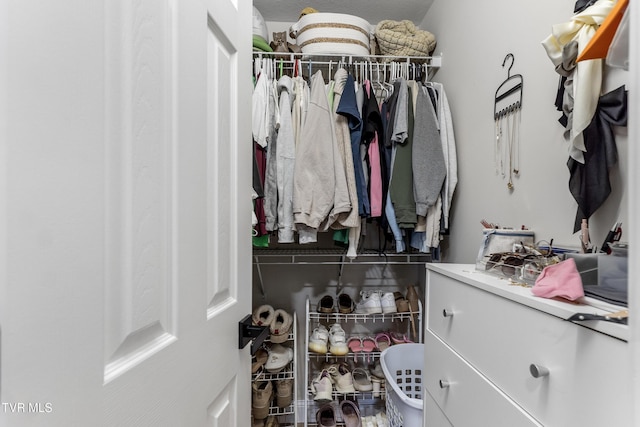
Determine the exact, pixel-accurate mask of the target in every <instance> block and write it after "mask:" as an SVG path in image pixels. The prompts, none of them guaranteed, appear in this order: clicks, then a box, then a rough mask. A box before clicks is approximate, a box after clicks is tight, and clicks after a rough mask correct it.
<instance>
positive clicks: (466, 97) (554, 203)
mask: <svg viewBox="0 0 640 427" xmlns="http://www.w3.org/2000/svg"><path fill="white" fill-rule="evenodd" d="M574 5H575V1H574V0H561V1H556V0H540V1H537V2H535V4H534V3H522V2H513V1H509V0H488V1H485V2H473V1H463V2H459V1H458V2H452V1H447V0H435V1H434V2H433V4H432V6H431V8H430V9H429V12H428V13H427V15H426V17H425V19H424V20H423V22H422V23H421V24H420V27H421V28H424V29H428V30H429V31H431V32H433V33H434V34H436V35H437V38H438V46H437V49H436V51H437V52H442V55H443V61H442V68H441V69H440V71H438V73H437V75H436V76H435V80H437V81H440V82H442V83H444V85H445V87H446V90H447V96H448V97H449V103H450V105H451V110H452V116H453V120H454V127H455V132H456V144H457V149H458V178H459V181H458V187H457V189H456V194H455V196H454V197H455V198H454V202H453V211H452V217H451V221H452V222H451V224H452V227H451V236H450V237H449V239H448V240H446V241H445V245H447V246H448V248H447V247H446V246H445V247H444V260H445V261H450V262H471V261H473V260H474V257H475V255H476V253H477V247H478V242H479V236H480V235H481V225H480V222H479V221H480V219H482V218H486V219H487V220H489V221H491V222H497V223H499V224H501V225H510V226H515V227H519V226H520V225H522V224H525V225H527V226H528V227H530V228H532V229H533V230H535V231H536V238H537V239H545V240H548V239H550V238H553V239H554V244H557V245H567V246H576V245H578V237H577V234H576V235H574V234H573V233H572V231H573V222H574V218H575V213H576V206H577V205H576V203H575V201H574V200H573V197H572V196H571V193H570V192H569V189H568V181H569V173H568V169H567V166H566V163H567V159H568V152H567V148H568V146H567V143H566V142H564V139H563V136H562V132H563V130H564V128H563V127H562V126H561V125H560V124H559V123H558V122H557V119H558V118H559V117H560V114H559V112H558V111H556V109H555V106H554V100H555V95H556V89H557V85H558V75H557V74H556V73H555V71H554V69H553V65H552V63H551V61H550V60H549V58H548V57H547V54H546V52H545V50H544V48H543V47H542V45H541V43H540V42H541V41H542V40H543V39H545V38H546V37H547V36H548V35H549V34H550V32H551V26H552V25H553V24H557V23H563V22H567V21H568V19H569V18H570V17H571V15H572V13H573V8H574ZM465 17H467V18H465ZM468 17H473V19H469V18H468ZM507 53H513V55H514V56H515V65H514V66H513V68H512V70H511V73H512V75H513V74H515V73H520V74H522V75H523V77H524V94H523V108H522V124H521V133H520V135H521V140H520V143H521V160H520V169H521V172H520V177H519V178H515V179H514V186H515V189H514V191H513V192H510V191H509V190H508V189H507V185H506V184H507V181H506V180H503V179H502V178H501V177H499V176H496V174H495V169H494V161H493V155H494V152H493V146H494V142H495V136H494V121H493V100H494V95H495V91H496V88H497V87H498V86H499V85H500V83H501V82H502V81H503V80H504V79H505V78H506V76H507V73H506V71H507V70H506V69H503V68H502V62H503V60H504V57H505V55H506V54H507ZM626 81H628V72H626V71H622V70H612V71H611V72H609V74H608V76H607V78H606V79H605V85H604V88H603V90H604V91H609V90H612V89H615V88H617V87H618V86H620V85H621V84H623V83H625V82H626ZM616 141H617V145H618V153H619V163H618V166H617V167H616V168H615V169H614V170H613V172H612V173H611V185H612V193H611V195H610V196H609V198H608V200H607V201H606V202H605V204H604V205H603V206H602V207H601V208H600V209H599V210H598V211H597V212H596V213H595V214H594V215H593V216H592V217H591V220H590V228H591V230H590V231H591V238H592V242H593V243H594V244H596V245H600V243H601V242H602V240H603V239H604V237H605V236H606V232H607V230H608V228H609V227H611V225H613V223H614V222H615V221H616V220H620V221H623V229H624V228H625V225H626V226H627V231H628V224H629V221H628V220H630V218H627V211H628V194H627V176H628V165H627V158H628V141H627V129H626V128H617V129H616ZM628 236H629V234H628V233H626V234H624V235H623V239H624V240H627V239H628Z"/></svg>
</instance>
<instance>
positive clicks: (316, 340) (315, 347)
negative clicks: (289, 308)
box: [309, 325, 329, 354]
mask: <svg viewBox="0 0 640 427" xmlns="http://www.w3.org/2000/svg"><path fill="white" fill-rule="evenodd" d="M328 340H329V331H328V330H327V328H325V326H324V325H318V327H317V328H315V329H314V330H313V332H312V333H311V336H310V337H309V350H310V351H312V352H314V353H319V354H327V341H328Z"/></svg>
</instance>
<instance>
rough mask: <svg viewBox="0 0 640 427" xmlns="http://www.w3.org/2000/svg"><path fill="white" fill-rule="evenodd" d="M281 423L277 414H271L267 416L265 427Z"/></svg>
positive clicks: (277, 425) (275, 426)
mask: <svg viewBox="0 0 640 427" xmlns="http://www.w3.org/2000/svg"><path fill="white" fill-rule="evenodd" d="M279 426H280V423H278V418H276V416H275V415H271V416H269V418H267V422H266V423H265V424H264V427H279Z"/></svg>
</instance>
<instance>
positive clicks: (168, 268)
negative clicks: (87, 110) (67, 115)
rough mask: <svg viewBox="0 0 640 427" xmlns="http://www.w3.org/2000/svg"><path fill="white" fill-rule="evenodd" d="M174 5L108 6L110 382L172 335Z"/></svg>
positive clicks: (107, 334) (107, 341)
mask: <svg viewBox="0 0 640 427" xmlns="http://www.w3.org/2000/svg"><path fill="white" fill-rule="evenodd" d="M174 14H175V9H173V8H172V7H171V3H170V2H168V1H165V2H150V1H136V2H128V1H116V2H108V3H107V6H106V28H105V33H106V34H105V38H106V41H105V43H106V53H105V56H106V58H105V64H106V90H105V99H106V108H105V128H106V132H105V134H106V139H105V170H106V176H105V187H106V188H105V190H106V191H105V193H106V198H107V200H106V206H107V211H106V218H105V221H106V225H105V256H106V260H105V263H106V277H105V307H104V311H105V343H104V344H105V345H104V347H105V382H108V381H110V380H112V379H113V378H114V377H116V376H117V375H120V374H121V373H123V372H125V371H126V370H127V369H128V368H130V367H132V366H135V365H136V364H138V363H140V362H141V361H142V360H144V358H146V357H149V356H151V355H152V354H154V353H155V352H157V351H160V350H161V349H162V348H164V347H166V346H167V345H169V344H170V343H171V342H173V341H175V335H176V325H175V323H176V322H175V319H176V318H177V314H176V313H175V307H177V304H176V303H175V295H176V289H175V287H176V281H175V279H174V277H175V271H176V269H177V259H176V255H175V253H174V251H173V250H172V248H173V247H174V240H175V238H176V236H175V234H176V218H175V212H176V206H175V205H176V200H177V198H176V194H175V192H176V191H175V188H176V185H175V179H176V171H175V163H176V160H175V152H176V137H175V123H176V113H175V111H174V106H173V103H174V101H175V95H174V90H175V89H174V88H175V86H176V82H175V79H176V76H175V72H174V64H173V62H174V61H175V58H176V57H177V56H176V54H175V52H174V42H173V40H174V37H175V25H173V22H175V20H176V17H175V16H174Z"/></svg>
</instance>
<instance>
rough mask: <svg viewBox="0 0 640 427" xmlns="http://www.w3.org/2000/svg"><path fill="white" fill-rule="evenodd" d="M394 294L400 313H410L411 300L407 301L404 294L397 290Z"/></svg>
mask: <svg viewBox="0 0 640 427" xmlns="http://www.w3.org/2000/svg"><path fill="white" fill-rule="evenodd" d="M393 296H394V298H395V299H396V308H397V309H398V313H408V312H409V301H407V299H406V298H405V297H404V295H402V293H400V292H397V291H396V292H394V293H393Z"/></svg>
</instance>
